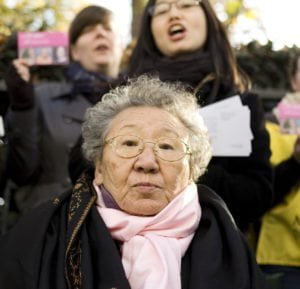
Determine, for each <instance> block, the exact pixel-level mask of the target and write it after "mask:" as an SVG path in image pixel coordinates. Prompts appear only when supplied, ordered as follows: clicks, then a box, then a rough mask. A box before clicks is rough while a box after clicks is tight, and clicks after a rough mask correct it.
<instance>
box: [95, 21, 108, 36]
mask: <svg viewBox="0 0 300 289" xmlns="http://www.w3.org/2000/svg"><path fill="white" fill-rule="evenodd" d="M95 32H96V33H97V36H105V35H106V34H107V30H106V29H105V27H104V26H103V25H102V24H97V25H96V26H95Z"/></svg>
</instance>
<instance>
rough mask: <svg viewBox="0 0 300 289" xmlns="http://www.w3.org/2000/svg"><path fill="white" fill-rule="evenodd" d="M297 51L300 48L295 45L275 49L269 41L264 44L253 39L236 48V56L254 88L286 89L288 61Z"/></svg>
mask: <svg viewBox="0 0 300 289" xmlns="http://www.w3.org/2000/svg"><path fill="white" fill-rule="evenodd" d="M297 52H298V53H299V52H300V49H299V48H298V47H296V46H295V47H292V48H284V49H282V50H278V51H275V50H274V49H273V44H272V42H271V41H269V42H268V43H267V44H266V45H261V44H259V43H258V42H256V41H253V42H250V43H249V44H247V45H245V46H242V47H241V48H240V49H238V50H236V56H237V59H238V63H239V65H240V66H241V67H242V69H243V70H244V71H245V72H246V73H247V74H248V75H249V77H250V79H251V80H252V84H253V87H254V88H270V87H271V88H273V89H282V90H288V89H289V83H288V67H289V62H290V59H291V57H292V56H293V55H294V54H295V53H297Z"/></svg>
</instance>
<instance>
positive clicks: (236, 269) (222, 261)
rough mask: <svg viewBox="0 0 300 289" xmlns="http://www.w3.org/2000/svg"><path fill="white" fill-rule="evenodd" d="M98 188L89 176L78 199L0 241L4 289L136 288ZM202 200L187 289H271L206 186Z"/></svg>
mask: <svg viewBox="0 0 300 289" xmlns="http://www.w3.org/2000/svg"><path fill="white" fill-rule="evenodd" d="M91 182H92V174H91V175H85V176H84V177H83V178H81V179H80V180H79V181H78V182H77V184H76V185H75V188H74V190H73V193H70V192H68V193H66V194H64V195H63V196H61V198H60V199H58V198H56V199H54V200H53V201H52V202H49V203H46V204H43V205H42V206H40V207H38V208H36V209H34V210H33V211H31V212H29V213H28V214H27V215H26V216H24V217H23V218H22V219H21V220H20V222H19V223H18V224H17V225H16V226H15V227H14V228H13V229H12V231H10V232H9V233H8V234H7V235H6V236H4V237H3V239H2V240H0V256H1V258H0V288H3V289H4V288H5V289H56V288H57V289H66V288H69V289H71V288H72V289H79V288H84V289H96V288H97V289H108V288H118V289H129V288H130V286H129V283H128V281H127V278H126V276H125V272H124V269H123V266H122V262H121V256H120V250H119V246H118V244H117V243H116V242H115V241H114V240H113V239H112V237H111V235H110V233H109V231H108V229H107V228H106V226H105V224H104V222H103V220H102V218H101V217H100V215H99V213H98V211H97V209H96V207H95V206H94V203H95V200H96V193H95V192H94V189H93V188H92V185H91ZM198 192H199V199H200V204H201V208H202V217H201V221H200V224H199V227H198V229H197V230H196V233H195V235H194V238H193V240H192V242H191V244H190V246H189V248H188V250H187V252H186V254H185V256H184V257H183V260H182V267H181V280H182V289H198V288H201V289H263V288H267V287H266V284H265V280H264V277H263V275H262V273H261V271H260V270H259V268H258V266H257V264H256V263H255V260H254V258H253V256H252V253H251V251H250V250H249V249H248V247H247V243H246V242H245V240H244V238H243V236H242V234H241V233H240V232H239V230H238V229H237V227H236V225H235V223H234V221H233V219H232V217H231V215H230V214H229V212H228V210H227V208H226V205H225V204H224V202H223V201H222V200H221V199H220V197H218V196H217V195H216V194H215V193H214V192H212V191H211V190H210V189H208V188H207V187H205V186H201V185H199V186H198ZM145 262H147V260H145Z"/></svg>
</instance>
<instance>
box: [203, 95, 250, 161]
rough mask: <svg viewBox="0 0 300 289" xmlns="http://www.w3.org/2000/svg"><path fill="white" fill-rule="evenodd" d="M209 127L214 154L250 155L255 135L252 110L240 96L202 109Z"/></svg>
mask: <svg viewBox="0 0 300 289" xmlns="http://www.w3.org/2000/svg"><path fill="white" fill-rule="evenodd" d="M200 114H201V115H202V117H203V118H204V122H205V124H206V125H207V127H208V133H209V134H210V137H211V142H212V147H213V155H214V156H249V155H250V153H251V140H252V139H253V135H252V132H251V128H250V110H249V108H248V107H247V106H244V105H242V102H241V99H240V97H239V96H233V97H230V98H228V99H225V100H222V101H219V102H216V103H214V104H211V105H208V106H205V107H203V108H201V109H200Z"/></svg>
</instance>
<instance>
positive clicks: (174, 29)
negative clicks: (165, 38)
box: [168, 24, 186, 37]
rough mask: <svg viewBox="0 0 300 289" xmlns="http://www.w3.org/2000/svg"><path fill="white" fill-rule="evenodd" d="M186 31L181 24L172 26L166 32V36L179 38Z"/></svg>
mask: <svg viewBox="0 0 300 289" xmlns="http://www.w3.org/2000/svg"><path fill="white" fill-rule="evenodd" d="M185 31H186V29H185V27H184V26H183V25H181V24H174V25H172V26H170V28H169V30H168V34H169V36H171V37H179V36H182V35H183V33H184V32H185Z"/></svg>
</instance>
